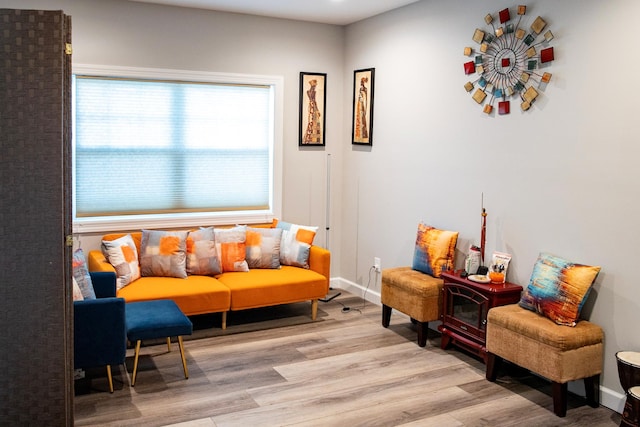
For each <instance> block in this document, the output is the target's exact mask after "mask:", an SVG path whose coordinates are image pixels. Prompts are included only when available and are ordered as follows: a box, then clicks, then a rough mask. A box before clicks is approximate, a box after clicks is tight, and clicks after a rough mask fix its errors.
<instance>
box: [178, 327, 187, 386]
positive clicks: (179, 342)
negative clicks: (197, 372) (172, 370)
mask: <svg viewBox="0 0 640 427" xmlns="http://www.w3.org/2000/svg"><path fill="white" fill-rule="evenodd" d="M178 345H179V346H180V356H181V357H182V368H183V369H184V378H185V379H189V369H187V359H185V357H184V344H183V343H182V335H180V336H178Z"/></svg>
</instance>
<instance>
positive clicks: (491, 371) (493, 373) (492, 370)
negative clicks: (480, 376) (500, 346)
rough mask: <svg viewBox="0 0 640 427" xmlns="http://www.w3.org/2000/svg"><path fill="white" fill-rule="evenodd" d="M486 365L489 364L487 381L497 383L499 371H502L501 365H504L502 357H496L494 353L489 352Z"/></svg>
mask: <svg viewBox="0 0 640 427" xmlns="http://www.w3.org/2000/svg"><path fill="white" fill-rule="evenodd" d="M486 364H487V368H486V369H487V371H486V377H487V380H488V381H491V382H492V383H493V382H495V381H496V378H498V369H500V365H502V357H500V356H496V355H495V354H493V353H489V352H487V361H486Z"/></svg>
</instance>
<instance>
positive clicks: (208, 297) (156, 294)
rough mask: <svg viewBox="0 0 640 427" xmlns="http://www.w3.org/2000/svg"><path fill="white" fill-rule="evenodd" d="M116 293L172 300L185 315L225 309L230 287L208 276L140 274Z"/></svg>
mask: <svg viewBox="0 0 640 427" xmlns="http://www.w3.org/2000/svg"><path fill="white" fill-rule="evenodd" d="M118 297H120V298H124V299H125V300H126V301H127V302H136V301H151V300H157V299H170V300H173V301H174V302H175V303H176V304H178V307H180V310H182V312H183V313H184V314H185V315H187V316H193V315H196V314H204V313H216V312H222V311H228V310H229V307H230V298H231V293H230V291H229V288H228V287H226V286H225V285H223V284H222V283H220V282H219V281H218V280H216V279H215V278H213V277H209V276H187V278H186V279H180V278H175V277H141V278H139V279H138V280H136V281H135V282H133V283H131V284H130V285H129V286H126V287H124V288H122V289H120V290H119V291H118Z"/></svg>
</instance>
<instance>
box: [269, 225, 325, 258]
mask: <svg viewBox="0 0 640 427" xmlns="http://www.w3.org/2000/svg"><path fill="white" fill-rule="evenodd" d="M276 227H277V228H281V229H282V240H281V243H280V263H281V264H283V265H291V266H294V267H302V268H307V269H308V268H309V251H310V250H311V245H312V244H313V239H314V238H315V236H316V232H317V231H318V227H309V226H304V225H297V224H291V223H289V222H284V221H279V222H278V225H277V226H276Z"/></svg>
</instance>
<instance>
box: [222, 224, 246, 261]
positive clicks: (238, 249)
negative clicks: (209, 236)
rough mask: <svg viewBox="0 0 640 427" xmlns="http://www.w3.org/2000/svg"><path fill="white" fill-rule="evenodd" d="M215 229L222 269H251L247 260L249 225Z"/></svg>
mask: <svg viewBox="0 0 640 427" xmlns="http://www.w3.org/2000/svg"><path fill="white" fill-rule="evenodd" d="M214 231H215V235H216V250H217V251H218V256H219V257H220V261H221V263H222V271H223V272H224V271H249V266H248V265H247V260H246V256H247V253H246V241H247V226H246V225H238V226H236V227H232V228H216V229H214Z"/></svg>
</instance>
